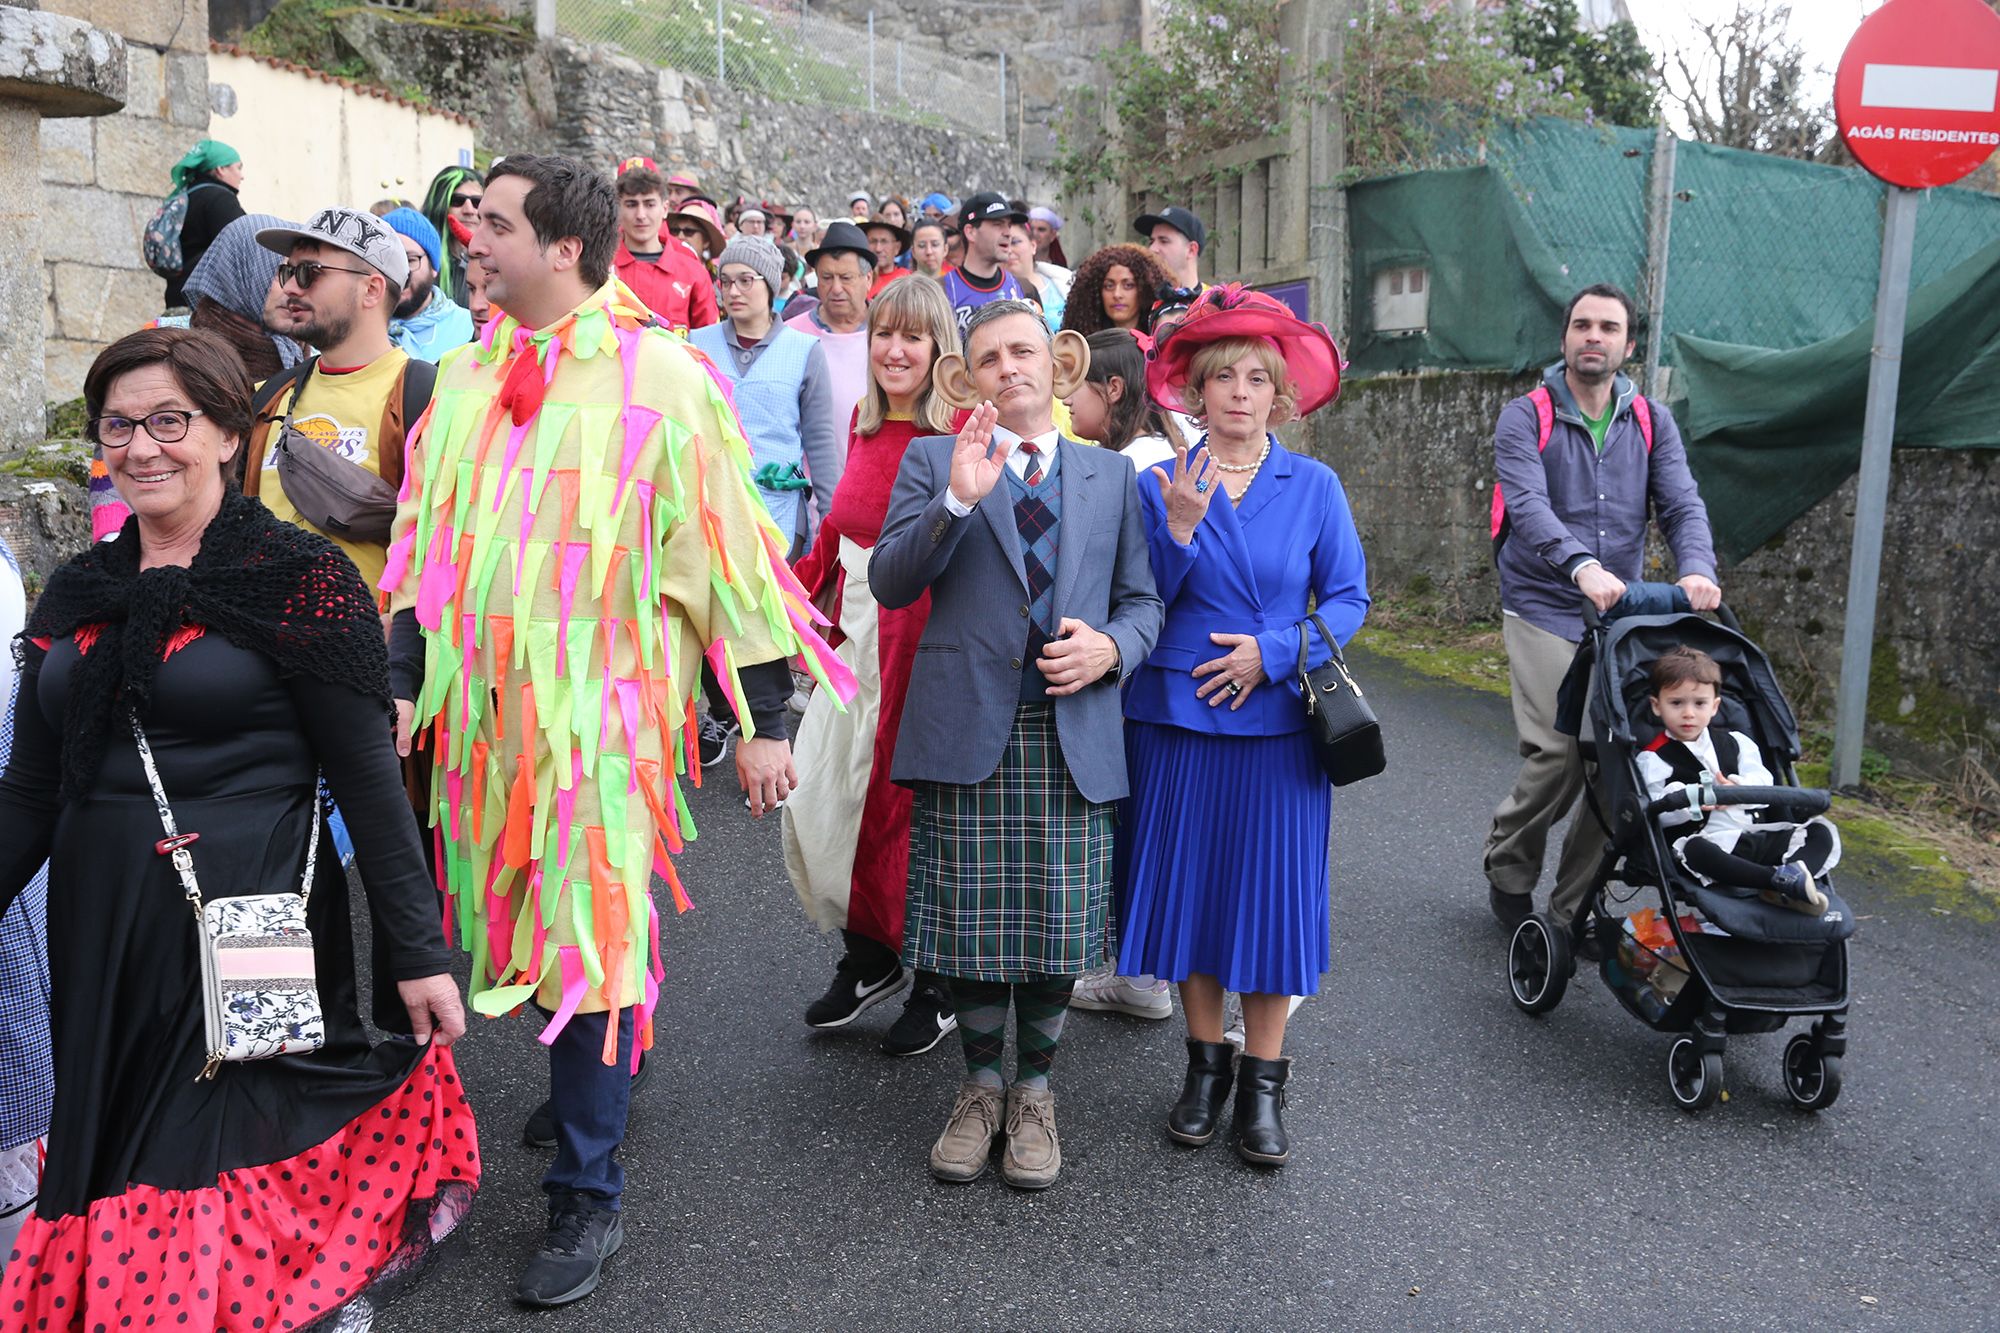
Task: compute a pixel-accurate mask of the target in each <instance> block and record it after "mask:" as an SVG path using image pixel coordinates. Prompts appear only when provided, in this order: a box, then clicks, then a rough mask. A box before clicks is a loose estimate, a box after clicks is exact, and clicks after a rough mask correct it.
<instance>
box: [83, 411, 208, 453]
mask: <svg viewBox="0 0 2000 1333" xmlns="http://www.w3.org/2000/svg"><path fill="white" fill-rule="evenodd" d="M203 415H205V414H204V413H201V412H182V411H180V410H178V409H174V408H170V409H168V410H166V411H164V412H154V413H152V414H151V415H149V416H144V417H94V418H92V419H91V422H90V438H91V439H93V440H95V441H96V442H97V443H99V444H101V445H103V446H104V447H105V448H106V449H123V448H124V447H125V446H126V445H128V444H130V443H132V434H133V432H135V431H137V430H138V429H139V428H140V427H141V426H144V427H145V428H146V434H148V435H150V436H152V437H153V443H155V444H174V443H177V442H179V441H181V440H185V439H186V438H187V433H188V423H189V422H190V421H193V420H194V419H195V418H196V417H198V416H203Z"/></svg>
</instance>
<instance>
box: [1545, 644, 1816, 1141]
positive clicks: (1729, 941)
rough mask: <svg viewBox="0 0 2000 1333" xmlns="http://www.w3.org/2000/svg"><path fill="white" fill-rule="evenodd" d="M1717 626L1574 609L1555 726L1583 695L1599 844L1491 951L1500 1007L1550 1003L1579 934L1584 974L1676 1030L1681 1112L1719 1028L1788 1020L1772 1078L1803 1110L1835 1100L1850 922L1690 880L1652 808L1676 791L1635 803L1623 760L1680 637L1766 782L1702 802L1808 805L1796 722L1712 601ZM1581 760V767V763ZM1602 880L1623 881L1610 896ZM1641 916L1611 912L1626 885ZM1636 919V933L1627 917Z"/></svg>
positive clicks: (1583, 812) (1775, 809)
mask: <svg viewBox="0 0 2000 1333" xmlns="http://www.w3.org/2000/svg"><path fill="white" fill-rule="evenodd" d="M1717 616H1718V619H1719V620H1720V622H1721V623H1719V624H1718V623H1715V622H1714V621H1710V620H1706V619H1703V618H1702V617H1701V616H1698V615H1693V614H1685V613H1684V614H1679V615H1641V616H1632V617H1628V618H1625V619H1619V620H1616V621H1612V622H1610V623H1606V622H1605V621H1604V620H1602V619H1601V618H1600V617H1599V616H1598V615H1597V612H1596V609H1595V608H1594V607H1592V606H1589V605H1588V604H1586V606H1585V611H1584V637H1583V643H1582V645H1581V646H1580V647H1579V649H1578V651H1577V656H1576V661H1575V663H1574V665H1572V667H1571V668H1570V673H1569V676H1568V678H1567V679H1566V680H1565V681H1564V684H1563V691H1562V697H1561V704H1560V716H1559V720H1558V726H1559V728H1560V729H1561V730H1563V731H1565V732H1567V733H1569V734H1571V735H1578V736H1582V735H1584V734H1585V732H1584V729H1583V728H1582V726H1581V725H1580V724H1581V722H1582V720H1583V714H1584V708H1585V698H1586V694H1587V698H1588V709H1589V715H1590V722H1591V726H1590V729H1589V732H1588V734H1589V735H1590V736H1591V737H1592V739H1589V740H1580V741H1579V745H1580V746H1581V747H1582V750H1583V755H1584V761H1585V772H1586V774H1590V775H1591V776H1590V778H1589V780H1587V781H1586V784H1585V794H1586V798H1587V801H1588V809H1579V810H1578V811H1577V814H1576V818H1578V819H1586V820H1591V819H1594V820H1595V821H1596V823H1597V826H1598V827H1600V828H1602V829H1604V830H1605V832H1606V834H1607V838H1606V842H1605V847H1604V857H1603V860H1602V861H1601V862H1600V864H1599V866H1598V870H1597V873H1596V877H1595V881H1594V883H1593V885H1592V888H1591V890H1590V891H1589V892H1588V893H1587V894H1586V895H1585V899H1584V906H1583V908H1582V909H1581V910H1580V911H1579V913H1578V915H1577V917H1576V919H1575V920H1573V921H1557V920H1554V919H1552V918H1551V917H1550V915H1549V913H1547V912H1546V911H1541V912H1536V913H1535V914H1534V915H1533V916H1530V917H1529V918H1528V919H1527V920H1525V921H1523V922H1522V923H1521V924H1520V925H1519V926H1518V927H1516V929H1515V931H1514V935H1513V939H1512V941H1511V943H1510V944H1509V947H1508V951H1507V980H1508V985H1509V988H1510V989H1511V991H1512V993H1513V998H1514V1003H1515V1004H1516V1005H1518V1006H1520V1007H1521V1008H1522V1009H1524V1010H1526V1011H1527V1012H1529V1013H1531V1014H1539V1013H1545V1012H1547V1011H1548V1010H1551V1009H1553V1008H1555V1007H1556V1005H1557V1004H1559V1003H1560V1002H1561V1001H1562V997H1563V992H1564V990H1565V989H1567V987H1568V985H1569V980H1570V977H1571V975H1572V973H1573V972H1574V970H1575V961H1574V960H1575V958H1576V946H1577V944H1578V943H1579V942H1580V941H1582V940H1583V939H1584V938H1585V936H1586V933H1589V934H1591V935H1594V936H1595V943H1596V944H1597V946H1598V952H1599V954H1600V956H1601V957H1602V959H1603V961H1602V962H1601V963H1600V964H1599V971H1600V972H1601V974H1602V975H1603V977H1604V983H1605V985H1607V986H1609V987H1610V988H1611V992H1612V994H1614V995H1616V996H1617V997H1618V999H1619V1001H1620V1002H1621V1003H1622V1004H1624V1006H1625V1007H1626V1008H1627V1009H1629V1010H1631V1011H1632V1012H1633V1014H1635V1015H1636V1016H1638V1017H1639V1018H1640V1019H1641V1020H1642V1021H1644V1022H1645V1023H1646V1024H1647V1025H1649V1026H1651V1027H1653V1028H1655V1029H1657V1030H1659V1031H1661V1032H1674V1033H1684V1034H1686V1035H1684V1036H1681V1037H1680V1038H1679V1039H1678V1040H1676V1041H1675V1042H1674V1044H1673V1047H1672V1049H1671V1051H1669V1053H1668V1056H1667V1086H1668V1088H1669V1089H1670V1090H1671V1092H1672V1093H1673V1098H1674V1102H1675V1104H1677V1105H1678V1106H1680V1107H1681V1109H1683V1110H1685V1111H1689V1112H1697V1111H1702V1110H1705V1109H1706V1108H1708V1107H1709V1106H1711V1105H1713V1104H1714V1102H1715V1100H1716V1098H1717V1097H1718V1096H1720V1095H1721V1093H1722V1091H1723V1081H1722V1052H1723V1048H1724V1045H1725V1044H1726V1042H1727V1040H1728V1035H1729V1034H1730V1033H1732V1032H1775V1031H1777V1030H1778V1029H1780V1028H1782V1027H1783V1026H1784V1025H1785V1024H1786V1023H1787V1022H1788V1021H1789V1020H1791V1019H1793V1018H1807V1017H1809V1018H1813V1019H1815V1020H1816V1021H1815V1022H1814V1023H1813V1024H1812V1026H1811V1027H1810V1029H1808V1030H1807V1031H1804V1032H1800V1033H1798V1034H1796V1035H1795V1036H1793V1038H1792V1039H1791V1041H1790V1042H1788V1043H1787V1044H1786V1046H1785V1054H1784V1084H1785V1090H1786V1092H1787V1093H1788V1094H1789V1095H1790V1097H1791V1100H1792V1104H1793V1105H1794V1106H1796V1107H1798V1108H1799V1109H1801V1110H1805V1111H1817V1110H1819V1109H1821V1108H1822V1107H1826V1106H1830V1105H1832V1104H1833V1101H1834V1099H1835V1098H1836V1097H1838V1096H1839V1095H1840V1077H1841V1076H1840V1064H1841V1057H1842V1056H1843V1055H1844V1054H1845V1053H1846V1050H1847V943H1846V940H1847V937H1848V936H1849V935H1851V934H1852V933H1853V930H1854V916H1853V913H1852V912H1851V911H1850V910H1849V909H1848V907H1847V905H1846V904H1845V903H1844V902H1842V901H1841V900H1840V898H1839V897H1838V896H1837V895H1836V894H1835V893H1834V892H1833V887H1832V885H1831V883H1828V882H1826V881H1825V880H1822V881H1821V887H1822V889H1823V890H1824V892H1825V893H1826V897H1827V908H1826V909H1825V911H1824V913H1823V914H1821V915H1820V916H1818V917H1813V916H1802V915H1800V914H1798V913H1796V912H1789V911H1786V910H1784V909H1781V908H1773V907H1770V906H1767V905H1766V904H1764V903H1762V902H1760V901H1758V900H1757V899H1755V898H1749V899H1745V898H1740V897H1736V896H1733V895H1732V894H1730V893H1729V892H1728V891H1727V890H1725V889H1721V888H1717V887H1710V886H1706V885H1704V884H1702V883H1701V881H1700V880H1699V879H1697V878H1696V877H1695V876H1694V875H1693V874H1692V873H1691V872H1690V871H1688V870H1687V869H1686V868H1685V867H1684V866H1682V865H1681V864H1680V862H1679V859H1678V858H1677V857H1676V856H1675V855H1674V853H1673V851H1672V850H1671V849H1670V847H1669V845H1668V838H1667V837H1666V836H1665V835H1664V834H1663V832H1662V829H1661V826H1660V823H1659V816H1660V815H1662V814H1663V813H1666V812H1667V811H1669V810H1671V809H1674V808H1676V807H1684V806H1685V801H1684V800H1683V799H1682V798H1680V797H1667V798H1663V799H1662V800H1660V801H1656V802H1651V803H1649V802H1648V801H1647V799H1646V787H1645V784H1644V781H1643V780H1642V778H1641V776H1640V771H1639V768H1638V764H1637V755H1638V752H1639V750H1640V748H1641V747H1642V746H1644V745H1645V744H1646V743H1647V742H1648V741H1650V740H1652V739H1653V738H1654V737H1655V736H1657V735H1658V734H1659V731H1660V727H1659V724H1658V722H1657V721H1656V720H1655V719H1654V718H1653V716H1652V712H1651V709H1650V708H1649V707H1648V706H1647V694H1648V686H1647V670H1648V668H1649V666H1650V664H1651V663H1652V661H1653V659H1655V658H1657V657H1658V656H1659V655H1660V654H1661V653H1662V652H1664V651H1665V650H1666V649H1668V648H1670V647H1672V646H1673V645H1675V644H1677V643H1679V644H1686V645H1687V646H1689V647H1691V648H1697V649H1700V650H1701V651H1702V652H1705V653H1707V654H1708V655H1709V656H1710V657H1713V658H1714V659H1715V660H1716V662H1717V663H1718V664H1719V665H1720V666H1721V668H1722V674H1723V690H1722V694H1723V702H1722V710H1721V713H1720V715H1719V719H1718V720H1719V721H1720V722H1721V723H1722V725H1725V726H1727V727H1730V728H1732V729H1734V730H1736V731H1740V732H1742V733H1744V734H1745V735H1747V736H1749V737H1751V738H1752V739H1753V740H1755V741H1756V742H1757V745H1758V748H1759V749H1761V750H1762V751H1763V755H1764V759H1765V762H1766V764H1767V765H1768V766H1769V768H1770V770H1771V772H1772V774H1773V775H1774V776H1775V777H1776V779H1777V781H1778V782H1780V783H1783V784H1786V785H1782V786H1773V787H1744V786H1724V787H1720V788H1716V789H1712V790H1710V789H1704V790H1703V791H1702V792H1701V800H1702V801H1703V803H1705V804H1716V805H1761V806H1764V807H1766V809H1767V810H1769V811H1770V812H1772V814H1773V817H1779V816H1783V817H1789V818H1796V819H1804V818H1806V817H1807V816H1809V815H1815V814H1821V813H1824V812H1825V810H1826V809H1827V807H1828V804H1829V803H1830V797H1829V796H1828V794H1827V793H1826V792H1824V791H1809V790H1804V789H1801V788H1800V787H1798V786H1797V782H1798V778H1797V774H1796V772H1795V771H1794V768H1793V765H1794V763H1795V761H1796V760H1797V759H1798V755H1799V735H1798V722H1797V720H1796V719H1795V718H1794V717H1793V715H1792V710H1791V706H1790V705H1789V704H1788V703H1786V701H1785V696H1784V693H1783V691H1782V690H1780V689H1779V687H1778V681H1777V677H1776V676H1775V675H1774V674H1773V672H1772V670H1771V664H1770V661H1769V659H1767V658H1766V657H1765V656H1764V654H1763V652H1762V650H1760V649H1759V648H1758V647H1757V646H1756V645H1755V644H1753V643H1752V642H1750V640H1749V639H1748V638H1746V637H1745V636H1744V634H1743V632H1742V627H1741V626H1740V625H1739V624H1738V623H1737V620H1736V617H1735V616H1734V615H1732V614H1731V613H1730V611H1729V609H1728V608H1727V607H1723V608H1721V609H1720V610H1719V611H1718V612H1717ZM1593 767H1594V769H1595V772H1594V774H1593V773H1592V769H1593ZM1618 886H1622V887H1623V891H1622V892H1619V891H1618ZM1642 894H1645V895H1647V900H1646V904H1645V905H1648V906H1650V905H1652V904H1653V903H1654V902H1657V904H1658V907H1657V912H1656V914H1650V915H1649V914H1647V913H1644V912H1640V913H1638V914H1637V915H1636V916H1633V917H1628V916H1624V915H1621V914H1619V913H1618V912H1616V911H1614V908H1619V907H1626V906H1630V905H1632V904H1633V903H1634V901H1635V900H1636V899H1638V898H1639V897H1640V895H1642ZM1638 922H1643V923H1644V929H1636V928H1635V924H1636V923H1638Z"/></svg>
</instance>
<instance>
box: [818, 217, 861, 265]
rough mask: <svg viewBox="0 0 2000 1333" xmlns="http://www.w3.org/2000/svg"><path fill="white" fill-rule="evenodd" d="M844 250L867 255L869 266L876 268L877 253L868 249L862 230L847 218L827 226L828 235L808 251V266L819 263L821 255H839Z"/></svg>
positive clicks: (822, 237) (839, 219)
mask: <svg viewBox="0 0 2000 1333" xmlns="http://www.w3.org/2000/svg"><path fill="white" fill-rule="evenodd" d="M843 250H852V251H853V252H854V253H855V254H857V255H866V256H867V257H868V263H869V266H870V267H873V266H874V263H875V252H874V251H873V250H870V249H869V248H868V238H867V237H866V236H863V235H862V234H861V228H859V227H857V226H855V225H854V224H853V223H852V222H849V221H848V220H847V219H846V218H837V219H835V220H834V221H832V222H829V223H827V224H826V234H825V235H823V236H821V237H820V238H819V245H818V246H816V247H815V248H813V249H811V250H808V251H806V264H807V266H808V267H810V266H812V265H814V264H817V263H819V257H820V256H821V255H837V254H839V253H840V252H841V251H843Z"/></svg>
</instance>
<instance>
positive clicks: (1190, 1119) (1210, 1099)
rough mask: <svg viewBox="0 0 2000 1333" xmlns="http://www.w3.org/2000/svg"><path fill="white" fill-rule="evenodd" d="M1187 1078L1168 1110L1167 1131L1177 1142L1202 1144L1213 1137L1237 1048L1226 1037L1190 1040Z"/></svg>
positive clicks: (1233, 1068)
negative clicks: (1171, 1107) (1178, 1097)
mask: <svg viewBox="0 0 2000 1333" xmlns="http://www.w3.org/2000/svg"><path fill="white" fill-rule="evenodd" d="M1187 1048H1188V1067H1187V1082H1185V1083H1183V1084H1182V1085H1181V1099H1180V1100H1179V1101H1177V1102H1175V1103H1174V1109H1173V1110H1171V1111H1169V1112H1167V1133H1168V1134H1169V1135H1170V1136H1171V1137H1172V1138H1173V1139H1174V1140H1175V1141H1176V1142H1179V1143H1186V1144H1191V1145H1193V1146H1194V1147H1197V1148H1199V1147H1201V1146H1202V1145H1203V1144H1204V1143H1207V1142H1208V1141H1209V1140H1210V1139H1212V1138H1214V1137H1215V1128H1216V1126H1217V1125H1218V1124H1220V1123H1221V1122H1222V1106H1223V1103H1225V1102H1227V1101H1228V1100H1229V1085H1230V1083H1232V1082H1233V1081H1234V1080H1235V1078H1236V1068H1235V1064H1236V1048H1235V1047H1234V1046H1231V1045H1230V1044H1229V1043H1228V1042H1226V1041H1190V1042H1189V1043H1188V1044H1187Z"/></svg>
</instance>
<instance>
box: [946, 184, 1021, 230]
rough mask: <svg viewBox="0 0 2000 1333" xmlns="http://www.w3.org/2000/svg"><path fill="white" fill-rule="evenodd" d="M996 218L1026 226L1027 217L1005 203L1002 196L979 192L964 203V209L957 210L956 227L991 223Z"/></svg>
mask: <svg viewBox="0 0 2000 1333" xmlns="http://www.w3.org/2000/svg"><path fill="white" fill-rule="evenodd" d="M996 218H1001V219H1005V220H1007V221H1009V222H1019V223H1021V224H1023V225H1026V223H1027V221H1028V215H1027V214H1026V213H1024V212H1022V211H1021V210H1020V209H1018V208H1016V207H1014V205H1012V204H1011V203H1009V202H1007V196H1006V195H1004V194H995V193H994V192H993V191H991V190H981V191H980V192H979V193H978V194H975V195H973V196H972V198H970V199H968V200H966V201H965V207H963V208H961V209H959V210H958V225H959V226H961V227H964V226H968V225H970V224H971V223H974V222H992V221H994V220H995V219H996Z"/></svg>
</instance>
